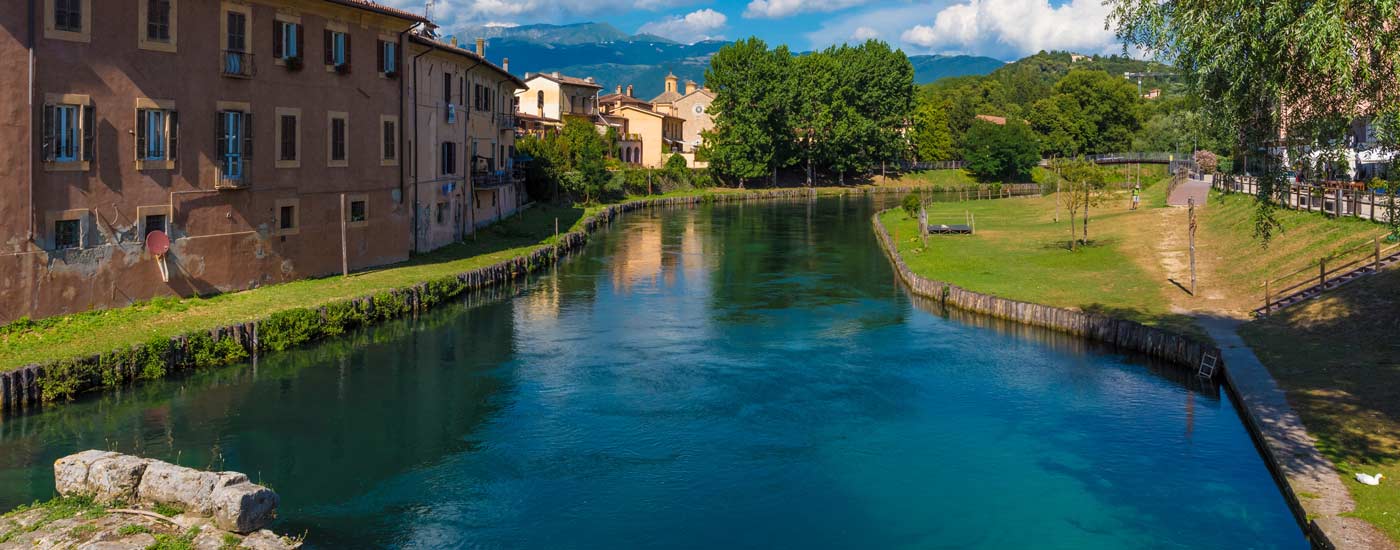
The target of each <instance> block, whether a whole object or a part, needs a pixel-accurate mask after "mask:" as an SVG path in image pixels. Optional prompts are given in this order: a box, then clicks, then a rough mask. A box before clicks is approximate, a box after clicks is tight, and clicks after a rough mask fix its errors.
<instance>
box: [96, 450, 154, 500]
mask: <svg viewBox="0 0 1400 550" xmlns="http://www.w3.org/2000/svg"><path fill="white" fill-rule="evenodd" d="M149 463H150V461H149V460H147V459H144V458H138V457H134V456H130V455H122V454H118V455H116V456H111V457H106V458H99V459H97V460H95V461H93V462H92V465H91V466H88V475H87V487H88V490H89V491H91V493H92V495H93V498H95V499H97V501H98V502H106V503H110V502H118V501H121V502H134V501H135V500H136V487H137V485H140V484H141V474H142V473H143V472H145V471H146V465H147V464H149Z"/></svg>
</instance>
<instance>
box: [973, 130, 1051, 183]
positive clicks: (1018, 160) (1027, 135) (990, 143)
mask: <svg viewBox="0 0 1400 550" xmlns="http://www.w3.org/2000/svg"><path fill="white" fill-rule="evenodd" d="M966 142H967V143H966V145H965V146H964V151H963V158H964V159H965V160H966V161H967V170H968V171H969V172H971V173H972V174H973V175H974V176H976V177H978V178H979V179H983V180H994V179H995V180H1012V179H1022V180H1024V179H1026V178H1028V177H1029V176H1030V172H1031V169H1032V168H1035V166H1036V164H1038V163H1039V162H1040V145H1039V143H1038V141H1037V139H1036V136H1035V132H1034V131H1032V130H1031V129H1030V126H1027V125H1026V124H1025V123H1024V122H1021V121H1019V120H1008V121H1006V124H1005V125H998V124H993V123H991V122H987V121H984V120H978V121H976V122H975V123H973V125H972V128H971V129H970V130H968V132H967V138H966Z"/></svg>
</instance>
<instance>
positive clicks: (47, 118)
mask: <svg viewBox="0 0 1400 550" xmlns="http://www.w3.org/2000/svg"><path fill="white" fill-rule="evenodd" d="M54 118H55V117H54V106H53V105H45V106H44V141H43V145H41V147H43V151H42V153H43V158H44V162H51V161H53V157H54V149H55V147H54V128H53V125H54Z"/></svg>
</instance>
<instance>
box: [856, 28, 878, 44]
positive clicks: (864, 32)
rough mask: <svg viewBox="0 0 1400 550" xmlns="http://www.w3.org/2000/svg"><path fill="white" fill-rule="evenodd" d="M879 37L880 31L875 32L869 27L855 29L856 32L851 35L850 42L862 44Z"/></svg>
mask: <svg viewBox="0 0 1400 550" xmlns="http://www.w3.org/2000/svg"><path fill="white" fill-rule="evenodd" d="M879 37H880V31H877V30H875V29H873V28H870V27H856V30H855V31H853V32H852V33H851V40H854V41H856V42H864V41H866V40H870V39H872V38H879Z"/></svg>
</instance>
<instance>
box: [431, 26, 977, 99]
mask: <svg viewBox="0 0 1400 550" xmlns="http://www.w3.org/2000/svg"><path fill="white" fill-rule="evenodd" d="M451 34H455V35H456V37H457V39H458V41H459V42H460V43H462V44H466V45H467V47H471V44H472V43H473V42H474V41H475V39H476V38H477V37H481V38H486V39H487V46H486V57H487V58H489V59H491V60H492V61H495V62H498V63H499V62H500V61H501V59H502V58H509V59H510V68H511V72H513V73H516V74H517V75H521V76H524V74H525V73H526V72H531V73H541V72H554V71H558V72H560V73H562V74H566V75H569V76H577V77H587V76H592V77H593V78H595V79H596V80H597V81H598V83H599V84H600V85H602V86H603V92H604V93H611V92H613V91H614V90H615V89H616V88H617V86H623V87H624V88H625V87H626V86H627V85H629V84H631V85H633V86H634V87H635V92H634V94H635V95H636V96H637V97H640V98H644V99H651V98H652V97H655V96H657V95H659V94H661V92H662V91H663V89H664V88H663V87H664V86H665V78H666V75H667V73H675V75H676V76H677V77H679V78H680V81H681V86H682V89H684V86H685V81H686V80H694V81H696V82H700V83H703V82H704V80H705V69H706V68H707V67H708V66H709V64H710V56H712V55H714V53H715V52H716V51H719V49H720V48H722V47H724V46H725V45H727V44H729V42H724V41H715V40H711V41H704V42H697V43H695V44H681V43H679V42H676V41H674V40H670V39H667V38H664V37H660V36H656V35H651V34H636V35H629V34H627V33H625V32H623V31H621V30H618V29H617V28H616V27H614V26H612V25H609V24H607V23H576V24H571V25H546V24H540V25H520V26H514V27H506V26H499V25H493V26H484V27H468V28H463V29H460V30H458V31H457V32H455V33H451ZM909 60H910V62H911V63H913V64H914V79H915V82H916V83H920V84H922V83H926V82H932V81H934V80H938V79H940V78H944V77H949V76H960V75H985V74H988V73H990V72H992V71H994V70H996V69H998V68H1000V67H1002V66H1003V65H1005V63H1003V62H1001V61H998V60H996V59H992V58H990V57H975V56H968V55H956V56H940V55H916V56H911V57H910V58H909Z"/></svg>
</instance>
